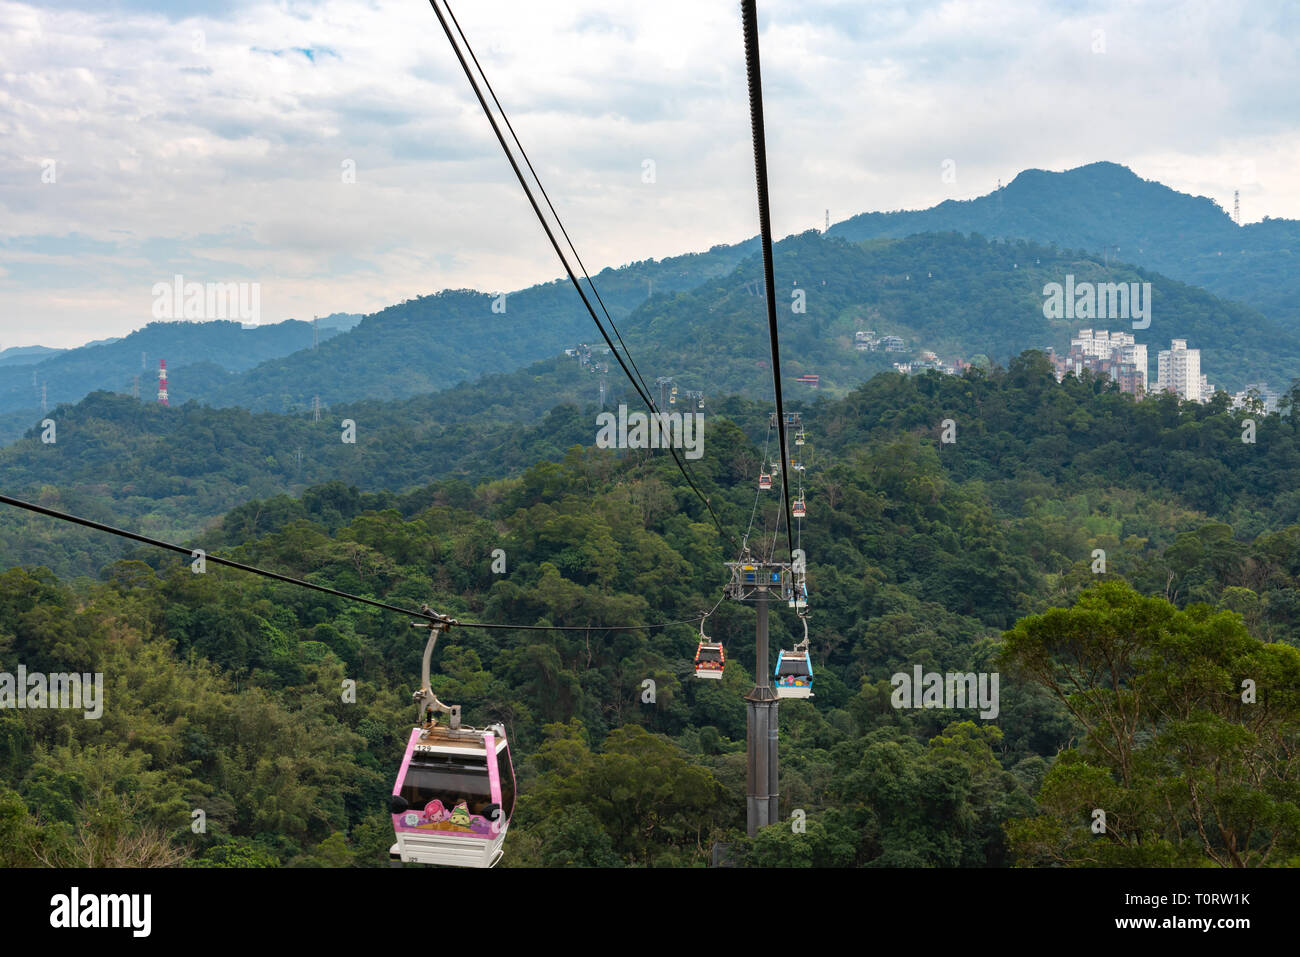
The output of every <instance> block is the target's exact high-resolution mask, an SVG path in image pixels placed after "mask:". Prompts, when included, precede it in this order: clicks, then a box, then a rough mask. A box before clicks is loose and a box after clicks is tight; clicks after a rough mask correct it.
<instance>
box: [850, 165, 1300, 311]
mask: <svg viewBox="0 0 1300 957" xmlns="http://www.w3.org/2000/svg"><path fill="white" fill-rule="evenodd" d="M949 230H954V231H957V232H961V233H971V232H975V233H980V234H982V235H984V236H990V237H999V238H1005V239H1026V240H1030V241H1032V242H1037V243H1042V244H1045V245H1050V244H1056V245H1058V246H1062V247H1068V248H1074V249H1082V250H1086V251H1087V252H1088V253H1089V254H1090V255H1091V256H1093V257H1097V258H1109V259H1111V260H1116V259H1117V260H1120V261H1123V262H1127V263H1134V264H1136V265H1139V266H1142V267H1144V268H1147V269H1150V270H1152V271H1155V272H1160V273H1163V274H1164V275H1166V276H1170V277H1172V278H1174V279H1179V280H1182V281H1183V282H1187V283H1191V284H1192V285H1196V286H1201V287H1203V288H1205V289H1207V290H1209V291H1211V292H1213V293H1215V294H1216V295H1219V296H1222V297H1224V298H1227V299H1233V300H1236V301H1238V302H1242V303H1246V304H1247V305H1250V306H1253V307H1255V308H1256V309H1258V310H1259V311H1261V312H1262V313H1264V315H1265V316H1266V317H1268V318H1270V319H1272V320H1274V321H1276V322H1277V323H1278V324H1280V325H1283V326H1285V327H1286V328H1287V329H1288V330H1290V331H1291V332H1293V333H1294V332H1300V269H1298V268H1297V265H1296V257H1297V256H1298V255H1300V222H1297V221H1296V220H1293V219H1268V218H1265V220H1264V221H1263V222H1259V223H1252V224H1250V225H1246V226H1238V225H1237V224H1236V223H1234V222H1233V221H1232V217H1231V216H1229V215H1228V213H1227V212H1226V211H1225V210H1224V209H1223V208H1222V207H1220V206H1219V205H1218V204H1217V203H1215V202H1214V201H1213V200H1210V199H1207V198H1206V197H1204V196H1195V197H1193V196H1188V195H1187V194H1186V193H1179V192H1176V191H1174V190H1172V189H1170V188H1169V187H1167V186H1164V185H1162V184H1160V183H1157V182H1153V181H1151V180H1143V179H1140V178H1139V177H1138V176H1137V175H1136V174H1134V173H1133V172H1132V170H1130V169H1128V168H1127V167H1125V166H1120V165H1118V164H1116V163H1092V164H1089V165H1087V166H1080V167H1078V168H1077V169H1072V170H1068V171H1066V172H1063V173H1052V172H1047V171H1045V170H1037V169H1031V170H1025V171H1024V172H1022V173H1020V175H1018V176H1017V177H1016V178H1015V179H1014V180H1012V181H1011V182H1010V183H1008V184H1007V185H1006V186H1005V187H1003V188H1001V189H999V190H997V191H995V192H993V193H989V194H988V195H985V196H980V197H978V198H977V199H971V200H948V201H946V202H943V203H940V204H939V205H937V206H933V207H931V208H930V209H921V210H900V211H897V212H889V213H861V214H859V215H857V216H854V217H852V218H850V219H847V220H845V221H844V222H842V223H837V224H835V225H834V226H832V227H831V230H830V233H831V235H834V236H843V237H844V238H846V239H849V240H855V241H856V240H862V239H876V238H881V237H893V238H897V237H902V236H910V235H913V234H914V233H921V232H947V231H949Z"/></svg>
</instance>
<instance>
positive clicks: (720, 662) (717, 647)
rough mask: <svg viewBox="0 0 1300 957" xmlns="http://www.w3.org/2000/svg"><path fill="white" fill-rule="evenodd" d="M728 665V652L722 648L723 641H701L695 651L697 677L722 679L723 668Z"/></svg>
mask: <svg viewBox="0 0 1300 957" xmlns="http://www.w3.org/2000/svg"><path fill="white" fill-rule="evenodd" d="M726 665H727V654H726V652H724V651H723V650H722V643H721V642H717V641H701V642H700V646H699V648H697V649H696V651H695V677H697V678H718V679H720V678H721V677H722V669H723V668H725V667H726Z"/></svg>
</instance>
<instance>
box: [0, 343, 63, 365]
mask: <svg viewBox="0 0 1300 957" xmlns="http://www.w3.org/2000/svg"><path fill="white" fill-rule="evenodd" d="M63 351H65V350H63V349H51V348H49V347H48V346H10V347H9V348H8V349H3V350H0V366H25V365H31V364H32V363H34V362H41V361H43V360H45V359H49V358H51V357H52V356H56V355H58V354H59V353H60V352H63Z"/></svg>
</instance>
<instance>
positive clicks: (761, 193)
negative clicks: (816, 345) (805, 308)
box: [430, 0, 794, 556]
mask: <svg viewBox="0 0 1300 957" xmlns="http://www.w3.org/2000/svg"><path fill="white" fill-rule="evenodd" d="M430 2H432V0H430ZM740 13H741V22H742V27H743V31H744V36H745V72H746V74H747V76H748V80H749V116H750V125H751V127H752V129H753V139H754V178H755V181H756V185H757V187H758V225H759V236H760V241H761V244H762V250H763V286H764V289H765V290H766V294H767V337H768V342H769V343H770V344H771V349H772V390H773V393H774V396H775V398H776V414H777V442H778V448H779V449H780V450H781V455H782V457H783V458H784V457H785V456H786V455H787V453H788V450H789V446H788V445H786V441H785V403H784V402H783V401H782V398H781V347H780V340H779V334H778V332H777V325H776V270H775V266H774V264H773V261H772V218H771V215H770V211H769V204H768V190H767V146H766V134H765V132H764V128H763V84H762V80H761V78H760V69H759V55H758V13H757V12H756V10H755V8H754V3H753V0H746V2H743V3H742V4H741V5H740ZM782 464H783V465H784V464H785V463H782ZM789 472H790V470H789V469H788V468H782V469H781V502H782V505H783V506H784V511H785V515H786V525H785V540H786V546H787V547H788V548H789V550H790V554H791V555H792V556H793V555H794V536H793V533H792V530H791V526H792V525H793V524H794V522H793V519H792V518H791V517H790V483H789Z"/></svg>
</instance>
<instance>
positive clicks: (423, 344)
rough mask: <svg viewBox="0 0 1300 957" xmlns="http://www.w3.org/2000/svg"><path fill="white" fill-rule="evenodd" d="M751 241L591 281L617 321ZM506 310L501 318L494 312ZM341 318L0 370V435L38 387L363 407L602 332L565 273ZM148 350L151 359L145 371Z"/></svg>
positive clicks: (0, 437) (66, 397) (57, 394)
mask: <svg viewBox="0 0 1300 957" xmlns="http://www.w3.org/2000/svg"><path fill="white" fill-rule="evenodd" d="M756 245H757V241H756V240H749V241H747V242H744V243H740V244H738V245H735V246H715V247H714V248H713V249H710V250H709V251H708V252H705V253H698V254H696V253H691V254H687V255H683V256H674V257H671V258H668V259H663V260H659V261H655V260H653V259H651V260H645V261H641V262H635V263H631V264H629V265H626V266H623V267H620V268H619V269H612V268H607V269H604V270H602V271H601V272H599V273H597V274H596V276H594V277H593V278H594V279H595V281H596V283H597V289H598V290H599V292H600V295H601V298H602V299H603V301H604V303H605V305H606V307H608V308H609V310H610V312H611V314H612V315H613V316H614V317H615V318H616V319H618V318H620V317H623V316H626V315H627V313H628V312H629V311H630V310H631V309H633V308H635V307H636V306H637V305H639V304H641V303H642V302H644V301H645V300H646V299H647V298H649V297H650V296H651V294H652V293H653V294H654V295H656V296H658V295H660V294H661V293H666V292H670V291H672V290H678V289H686V288H692V287H694V286H696V285H698V284H699V283H701V282H703V281H704V280H706V279H708V278H710V277H712V276H716V275H720V274H724V273H727V272H730V271H731V270H732V269H733V268H734V267H735V265H736V263H737V262H739V261H740V260H741V259H742V258H744V257H745V256H747V255H749V254H750V253H752V252H753V250H754V249H755V248H756ZM494 303H497V309H498V310H500V309H504V311H503V312H502V311H494V309H493V304H494ZM358 318H359V317H355V316H347V315H344V314H337V315H335V316H331V317H326V318H325V319H322V320H321V321H320V322H319V323H318V326H319V330H318V335H319V340H320V344H319V347H318V348H316V349H313V348H312V347H311V346H312V329H311V323H308V322H298V321H295V320H288V321H285V322H280V323H275V324H267V325H262V326H258V327H256V328H250V329H244V328H242V327H241V325H240V323H238V322H222V321H212V322H153V323H150V324H149V325H147V326H146V327H145V328H143V329H140V330H137V331H136V332H134V333H132V334H131V335H129V336H127V337H125V338H124V339H121V340H119V341H116V342H114V343H112V344H110V345H104V346H95V347H83V348H81V349H71V350H67V351H66V352H63V353H60V354H59V355H57V356H55V357H53V358H50V359H46V360H43V361H41V362H38V363H35V364H31V365H23V366H18V367H14V368H6V367H3V366H0V441H6V440H9V441H11V440H12V439H13V438H16V437H17V436H18V435H21V434H22V432H23V431H24V430H25V429H26V428H28V427H29V426H30V425H31V423H32V422H34V421H35V420H36V419H37V418H38V417H39V415H40V399H41V385H42V384H44V385H45V386H46V400H47V403H48V405H49V407H50V408H53V407H54V406H55V405H58V404H59V403H63V402H76V401H78V400H80V399H81V398H82V397H84V396H86V395H88V394H89V393H91V392H93V391H96V390H106V391H111V392H122V393H129V392H130V391H131V389H132V377H133V376H136V375H139V376H140V390H141V395H142V397H144V398H146V399H148V398H150V397H152V396H153V394H154V392H155V390H156V378H157V374H158V359H166V360H167V368H168V371H169V378H170V380H171V401H172V402H173V403H174V404H183V403H185V402H186V401H189V400H191V399H196V400H199V401H202V402H205V403H207V404H209V405H214V406H239V407H242V408H246V409H250V410H253V411H264V410H270V411H277V412H292V411H297V410H301V409H310V408H311V407H312V405H313V402H314V399H315V397H316V396H320V398H321V401H322V402H324V403H326V404H334V403H338V402H345V401H356V400H359V399H401V398H409V397H411V396H414V395H419V394H421V393H424V392H432V391H435V390H438V389H446V388H448V387H450V386H453V385H456V384H458V383H460V382H464V381H467V380H474V379H477V378H479V377H480V376H483V375H488V374H492V373H495V372H509V371H513V370H515V369H517V368H519V367H520V366H522V365H527V364H528V363H530V362H534V361H536V360H538V359H543V358H546V357H548V356H554V355H557V354H559V353H560V352H562V351H563V350H564V349H565V348H568V347H570V346H572V345H574V344H575V343H577V342H579V341H586V340H588V339H590V340H593V341H599V333H598V332H597V331H596V329H595V328H594V327H593V326H592V323H591V319H590V317H588V316H587V314H586V312H585V311H584V309H583V307H582V303H581V301H580V300H579V299H578V297H577V294H576V293H575V292H574V291H573V287H572V285H571V284H570V283H569V281H568V280H567V279H565V280H563V281H559V280H557V281H554V282H550V283H542V284H539V285H536V286H530V287H529V288H527V289H523V290H520V291H518V292H512V293H509V294H508V295H506V296H505V297H504V299H501V300H499V301H498V298H497V296H496V294H493V295H487V294H483V293H477V292H473V291H471V290H444V291H442V292H440V293H437V294H435V295H430V296H422V297H420V298H418V299H413V300H408V301H405V302H402V303H398V304H396V305H393V306H389V307H388V308H387V309H384V310H381V311H380V312H378V313H375V314H374V315H371V316H367V317H365V318H364V319H362V320H361V321H359V322H358V321H356V320H357V319H358ZM141 353H145V354H146V356H147V359H146V361H145V363H144V365H142V364H141V358H140V357H141Z"/></svg>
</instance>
